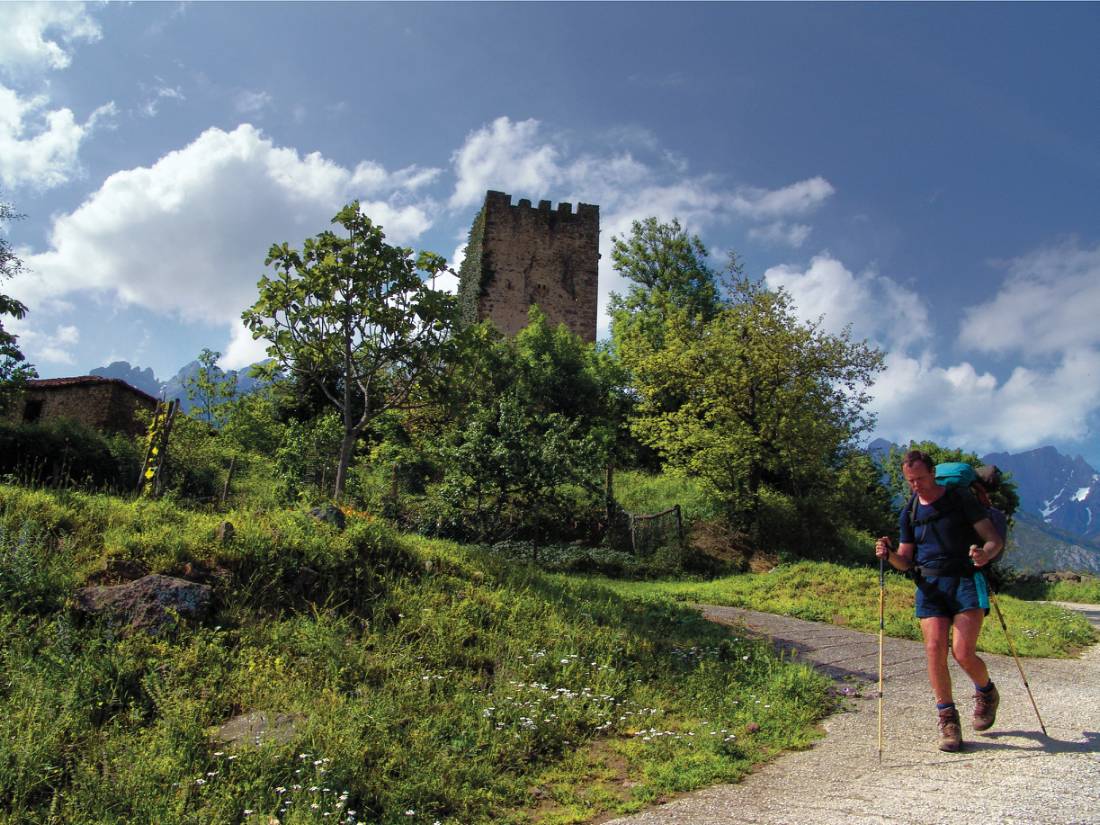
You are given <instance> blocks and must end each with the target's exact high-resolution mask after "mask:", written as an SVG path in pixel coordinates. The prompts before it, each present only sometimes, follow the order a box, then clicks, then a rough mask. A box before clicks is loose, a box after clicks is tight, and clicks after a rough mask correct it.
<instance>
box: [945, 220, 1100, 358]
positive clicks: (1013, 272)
mask: <svg viewBox="0 0 1100 825" xmlns="http://www.w3.org/2000/svg"><path fill="white" fill-rule="evenodd" d="M1097 318H1100V246H1096V247H1094V248H1092V249H1082V248H1081V247H1080V246H1079V245H1078V244H1077V243H1076V242H1074V241H1068V242H1065V243H1063V244H1060V245H1057V246H1051V247H1046V248H1043V249H1039V250H1037V251H1035V252H1032V253H1031V254H1028V255H1025V256H1023V257H1021V258H1017V259H1015V260H1013V261H1011V262H1010V263H1009V264H1008V275H1007V277H1006V279H1005V281H1004V283H1003V285H1002V286H1001V289H1000V290H999V291H998V293H997V294H996V295H995V296H994V297H993V298H992V299H991V300H989V301H988V302H986V303H984V304H980V305H978V306H975V307H972V308H971V309H969V310H968V311H967V312H966V313H965V315H964V316H963V320H962V325H961V328H960V331H959V343H960V344H962V345H963V346H967V347H973V348H974V349H976V350H978V351H981V352H990V353H998V354H1005V353H1019V354H1021V355H1023V356H1025V357H1028V358H1036V357H1045V356H1051V355H1059V354H1062V353H1068V352H1072V351H1074V350H1076V349H1078V348H1081V347H1095V346H1097V345H1100V323H1098V322H1097ZM1093 380H1095V378H1094V379H1093Z"/></svg>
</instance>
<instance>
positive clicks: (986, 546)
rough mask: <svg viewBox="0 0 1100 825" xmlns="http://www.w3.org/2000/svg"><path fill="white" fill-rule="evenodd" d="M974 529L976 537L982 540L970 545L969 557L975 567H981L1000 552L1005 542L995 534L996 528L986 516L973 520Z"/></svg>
mask: <svg viewBox="0 0 1100 825" xmlns="http://www.w3.org/2000/svg"><path fill="white" fill-rule="evenodd" d="M974 530H975V531H976V532H977V534H978V538H980V539H981V540H982V542H983V544H981V545H977V544H972V545H970V559H971V561H973V562H974V566H975V567H983V566H984V565H986V564H989V562H990V561H992V559H993V557H994V556H996V555H997V554H998V553H1000V552H1001V549H1002V548H1003V547H1004V545H1005V543H1004V541H1002V540H1001V537H1000V536H999V535H998V534H997V528H995V527H994V526H993V522H992V521H990V520H989V519H988V518H983V519H982V520H981V521H978V522H975V523H974Z"/></svg>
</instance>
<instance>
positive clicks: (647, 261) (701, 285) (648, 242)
mask: <svg viewBox="0 0 1100 825" xmlns="http://www.w3.org/2000/svg"><path fill="white" fill-rule="evenodd" d="M707 258H708V253H707V249H706V247H705V246H704V245H703V242H702V241H701V240H700V239H699V237H698V236H696V235H688V234H687V232H685V231H684V229H683V228H682V227H681V226H680V222H679V221H678V220H673V221H672V222H671V223H662V222H660V221H659V220H657V218H654V217H651V218H646V219H645V220H644V221H634V223H633V225H632V226H631V231H630V234H629V235H627V236H625V237H616V238H614V239H613V242H612V247H611V261H612V266H613V267H614V268H615V269H616V270H617V271H618V272H619V273H620V274H622V276H623V277H624V278H625V279H626V281H627V282H628V284H629V288H628V290H627V292H626V294H625V295H619V294H617V293H614V292H613V293H611V297H610V304H609V310H610V314H611V351H612V352H613V353H615V354H617V355H622V354H623V353H624V352H627V351H630V352H631V353H632V354H633V356H634V357H635V359H636V358H637V356H638V355H639V354H640V353H643V352H644V353H648V354H650V355H654V354H656V353H658V352H659V351H660V350H661V349H662V348H663V347H664V346H665V335H666V332H667V329H668V324H669V321H670V319H671V318H672V317H673V316H677V317H678V318H679V319H680V321H679V322H678V323H679V324H680V326H681V329H680V333H681V334H683V335H686V334H687V333H688V332H689V331H690V330H696V331H697V330H699V329H700V328H701V327H702V326H704V325H705V324H706V323H708V322H709V321H710V320H711V319H712V318H714V316H715V314H716V313H717V312H718V310H719V308H720V306H721V302H720V298H719V288H718V280H717V277H716V275H715V273H714V271H713V270H712V269H711V268H710V266H709V264H708V263H707ZM730 267H731V269H732V270H736V271H738V272H739V271H740V265H739V264H738V263H737V260H736V257H735V256H733V255H732V254H731V256H730ZM624 363H625V360H624ZM650 392H651V394H650V396H649V399H648V400H649V404H650V407H651V409H654V410H656V409H660V410H664V411H667V412H671V411H674V410H676V409H677V408H678V407H679V406H680V405H681V404H682V403H684V401H685V400H686V397H685V395H684V391H683V388H682V387H680V386H678V385H677V384H676V383H675V382H672V383H668V384H666V385H665V386H664V387H663V389H662V390H661V392H660V393H659V394H658V393H656V392H655V390H654V388H652V387H651V388H650ZM634 452H635V453H638V454H639V457H644V451H639V450H637V448H635V449H634ZM651 460H652V459H651Z"/></svg>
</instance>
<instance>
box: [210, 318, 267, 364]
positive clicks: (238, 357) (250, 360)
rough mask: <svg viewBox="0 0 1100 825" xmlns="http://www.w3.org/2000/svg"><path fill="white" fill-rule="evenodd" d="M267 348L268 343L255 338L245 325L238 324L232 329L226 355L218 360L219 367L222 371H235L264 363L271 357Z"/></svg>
mask: <svg viewBox="0 0 1100 825" xmlns="http://www.w3.org/2000/svg"><path fill="white" fill-rule="evenodd" d="M267 346H268V344H267V341H265V340H264V339H262V338H260V339H255V338H253V337H252V333H251V332H249V330H248V328H247V327H246V326H245V325H244V324H236V325H234V326H233V327H232V332H231V333H230V336H229V344H228V345H227V346H226V348H225V354H224V355H222V357H221V358H220V359H218V366H220V367H221V368H222V369H227V370H235V369H241V368H242V367H247V366H249V365H250V364H255V363H256V362H258V361H263V360H265V359H267V358H268V357H269V356H268V354H267Z"/></svg>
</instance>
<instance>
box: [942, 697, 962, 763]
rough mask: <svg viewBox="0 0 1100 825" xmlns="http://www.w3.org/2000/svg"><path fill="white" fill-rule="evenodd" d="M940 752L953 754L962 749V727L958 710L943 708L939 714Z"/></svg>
mask: <svg viewBox="0 0 1100 825" xmlns="http://www.w3.org/2000/svg"><path fill="white" fill-rule="evenodd" d="M939 713H940V750H941V751H950V752H952V753H953V752H955V751H957V750H959V749H960V748H961V747H962V743H963V740H962V726H961V725H960V724H959V711H958V708H954V707H950V708H944V709H943V710H941V711H940V712H939Z"/></svg>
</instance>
